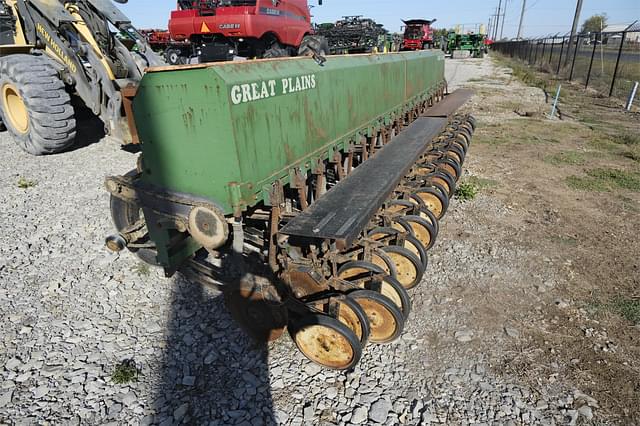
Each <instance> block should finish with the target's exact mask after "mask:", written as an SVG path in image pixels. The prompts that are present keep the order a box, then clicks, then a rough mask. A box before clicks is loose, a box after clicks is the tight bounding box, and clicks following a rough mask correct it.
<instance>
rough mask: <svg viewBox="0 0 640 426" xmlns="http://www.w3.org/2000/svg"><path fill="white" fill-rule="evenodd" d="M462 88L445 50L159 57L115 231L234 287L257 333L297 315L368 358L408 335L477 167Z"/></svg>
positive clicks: (243, 315) (309, 332) (300, 343)
mask: <svg viewBox="0 0 640 426" xmlns="http://www.w3.org/2000/svg"><path fill="white" fill-rule="evenodd" d="M372 87H375V88H376V90H371V88H372ZM445 91H446V83H445V80H444V57H443V55H442V53H441V52H425V51H423V52H406V53H394V54H389V55H358V56H342V57H330V58H328V59H327V62H326V63H325V64H324V66H323V67H319V66H318V65H317V64H316V62H314V61H313V60H310V59H304V58H291V59H279V60H275V61H273V60H272V61H251V62H229V63H220V64H209V65H193V66H190V67H187V68H184V69H181V68H169V69H166V68H162V69H157V70H154V69H151V70H150V71H149V72H148V73H147V74H146V75H145V77H144V78H143V80H142V83H141V84H140V87H139V90H138V92H137V95H136V97H135V98H134V100H133V104H134V108H133V111H134V115H135V120H134V121H135V123H137V130H138V133H139V135H140V139H141V142H142V143H141V148H142V156H141V158H140V161H139V162H138V168H137V170H134V171H132V172H130V173H128V174H126V175H123V176H114V177H111V178H108V179H107V181H106V188H107V190H108V191H109V192H110V193H111V210H112V217H113V219H114V223H115V225H116V228H117V230H118V233H117V234H115V235H113V236H111V237H109V238H108V239H107V245H108V247H110V248H111V249H112V250H117V251H119V250H124V249H125V248H128V249H129V250H131V251H133V252H135V253H137V254H138V255H139V256H140V257H141V258H142V259H143V260H146V261H148V262H151V263H154V264H158V265H160V266H162V267H163V268H164V269H165V272H166V274H167V275H168V276H171V275H173V274H174V273H176V272H180V273H182V274H183V275H185V276H186V277H188V278H189V279H192V280H196V281H198V282H201V283H203V284H211V285H215V286H218V287H220V288H221V289H222V291H223V292H224V295H225V300H226V302H227V306H228V308H229V310H230V312H231V313H232V315H233V316H234V318H236V320H237V321H238V322H239V323H240V324H241V325H243V327H244V328H245V329H247V330H248V331H249V332H250V333H251V334H252V335H253V336H254V337H256V338H257V339H259V340H262V341H267V340H275V339H277V338H279V337H280V336H281V335H282V334H283V333H284V331H285V330H286V329H288V331H289V334H290V335H291V337H292V338H293V340H294V342H295V344H296V345H297V347H298V348H299V349H300V351H301V352H302V353H303V354H304V355H305V356H306V357H308V358H309V359H310V360H312V361H314V362H316V363H318V364H320V365H322V366H325V367H328V368H334V369H349V368H352V367H353V366H354V365H355V364H356V363H357V362H358V360H359V359H360V356H361V354H362V350H363V348H364V347H365V345H366V344H367V343H368V342H371V343H387V342H390V341H393V340H394V339H396V338H397V337H398V336H399V335H400V334H401V332H402V330H403V327H404V324H405V321H406V320H407V318H408V315H409V312H410V310H411V298H410V295H409V291H410V290H411V289H412V288H414V287H415V286H417V285H418V284H419V283H420V281H421V280H422V278H423V276H424V274H425V271H426V269H427V266H428V254H427V253H428V250H429V249H430V248H431V247H432V246H433V244H434V242H435V240H436V237H437V235H438V231H439V221H440V220H441V219H442V217H443V216H444V215H445V213H446V211H447V208H448V206H449V200H450V197H451V196H452V194H453V193H454V191H455V188H456V182H457V180H458V179H459V178H460V176H461V174H462V165H463V163H464V161H465V158H466V155H467V152H468V149H469V144H470V142H471V136H472V133H473V131H474V128H475V122H474V120H473V119H472V118H471V117H470V116H466V115H455V111H456V110H457V109H458V108H459V107H460V106H461V105H462V104H463V103H464V102H465V101H466V99H468V97H469V96H470V93H468V92H464V91H458V92H455V93H454V94H452V95H449V96H446V97H445V95H444V94H445Z"/></svg>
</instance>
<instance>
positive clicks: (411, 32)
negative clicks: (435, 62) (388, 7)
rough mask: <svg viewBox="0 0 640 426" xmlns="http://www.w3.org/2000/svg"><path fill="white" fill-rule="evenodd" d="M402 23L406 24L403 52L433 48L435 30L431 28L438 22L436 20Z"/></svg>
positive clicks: (413, 20) (416, 20) (412, 20)
mask: <svg viewBox="0 0 640 426" xmlns="http://www.w3.org/2000/svg"><path fill="white" fill-rule="evenodd" d="M402 22H404V24H405V29H404V41H403V42H402V50H423V49H431V48H432V47H433V45H434V42H433V28H431V24H433V23H434V22H436V19H433V20H431V21H427V20H426V19H409V20H406V21H402Z"/></svg>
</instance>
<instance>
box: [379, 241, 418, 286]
mask: <svg viewBox="0 0 640 426" xmlns="http://www.w3.org/2000/svg"><path fill="white" fill-rule="evenodd" d="M383 250H384V251H385V252H386V253H387V254H388V255H389V257H390V258H391V260H393V262H394V263H395V265H396V270H397V271H398V276H397V277H396V279H397V280H398V282H399V283H400V284H402V286H403V287H404V288H405V289H412V288H414V287H416V286H417V285H418V284H420V281H421V280H422V277H423V275H424V271H425V268H424V265H423V264H422V262H421V261H420V259H419V258H418V257H417V256H416V255H415V254H413V253H411V251H409V250H407V249H406V248H404V247H398V246H387V247H385V248H383Z"/></svg>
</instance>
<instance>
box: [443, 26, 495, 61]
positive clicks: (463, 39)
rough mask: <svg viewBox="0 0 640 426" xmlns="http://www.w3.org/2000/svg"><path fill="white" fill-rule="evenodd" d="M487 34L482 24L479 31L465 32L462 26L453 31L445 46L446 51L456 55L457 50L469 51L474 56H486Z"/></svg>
mask: <svg viewBox="0 0 640 426" xmlns="http://www.w3.org/2000/svg"><path fill="white" fill-rule="evenodd" d="M486 38H487V36H486V34H485V33H484V28H483V27H482V26H480V28H479V30H478V31H469V32H463V31H462V30H461V29H460V27H458V28H456V30H455V31H451V32H450V33H449V34H448V36H447V42H446V44H445V46H444V47H443V50H444V51H445V53H447V54H450V55H452V56H455V52H469V53H470V56H471V57H473V58H484V55H485V54H486V53H487V45H486V43H485V41H486Z"/></svg>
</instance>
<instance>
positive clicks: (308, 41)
mask: <svg viewBox="0 0 640 426" xmlns="http://www.w3.org/2000/svg"><path fill="white" fill-rule="evenodd" d="M314 53H316V54H318V55H320V56H327V55H328V54H329V42H328V41H327V39H326V38H324V37H322V36H316V35H308V36H305V37H304V38H303V39H302V43H300V48H299V49H298V56H313V54H314Z"/></svg>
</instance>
